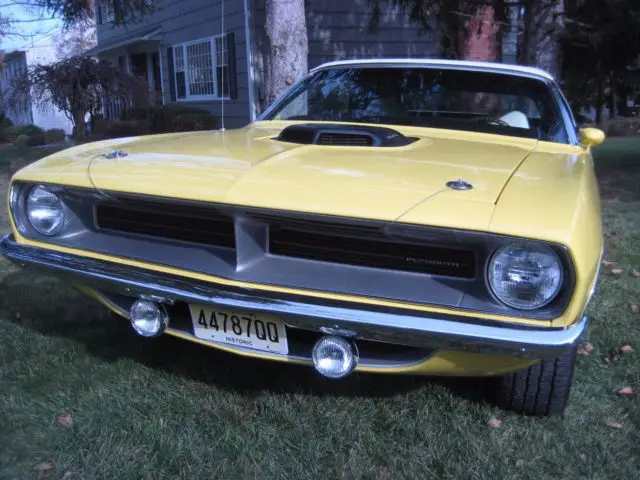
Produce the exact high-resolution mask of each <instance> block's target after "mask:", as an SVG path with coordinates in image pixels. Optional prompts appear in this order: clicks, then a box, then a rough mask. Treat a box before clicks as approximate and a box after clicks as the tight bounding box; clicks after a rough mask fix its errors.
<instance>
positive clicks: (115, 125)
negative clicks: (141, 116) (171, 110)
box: [105, 120, 150, 138]
mask: <svg viewBox="0 0 640 480" xmlns="http://www.w3.org/2000/svg"><path fill="white" fill-rule="evenodd" d="M105 133H106V136H107V137H110V138H119V137H138V136H140V135H148V134H149V133H150V125H149V121H147V120H142V121H140V120H126V121H122V122H111V123H109V124H108V125H107V126H106V132H105Z"/></svg>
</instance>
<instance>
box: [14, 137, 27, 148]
mask: <svg viewBox="0 0 640 480" xmlns="http://www.w3.org/2000/svg"><path fill="white" fill-rule="evenodd" d="M13 144H14V145H15V146H16V147H18V148H23V147H26V146H27V145H29V137H28V136H27V135H18V136H17V137H16V139H15V141H14V142H13Z"/></svg>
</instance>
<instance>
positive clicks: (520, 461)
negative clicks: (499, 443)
mask: <svg viewBox="0 0 640 480" xmlns="http://www.w3.org/2000/svg"><path fill="white" fill-rule="evenodd" d="M523 465H524V460H522V459H520V460H516V467H522V466H523Z"/></svg>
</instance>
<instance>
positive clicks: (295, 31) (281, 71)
mask: <svg viewBox="0 0 640 480" xmlns="http://www.w3.org/2000/svg"><path fill="white" fill-rule="evenodd" d="M304 3H305V0H266V11H267V21H266V25H265V27H266V31H267V36H268V37H269V43H270V45H269V56H268V58H267V59H266V60H267V62H266V63H267V67H266V69H265V96H266V100H267V103H268V104H271V103H272V102H273V101H274V100H275V99H276V98H277V97H278V96H279V95H280V94H282V93H283V92H285V91H286V90H287V89H288V88H289V87H290V86H291V85H292V84H293V83H294V82H295V81H296V80H298V79H300V78H301V77H302V76H303V75H305V74H306V73H307V55H308V52H309V42H308V40H307V22H306V17H305V9H304Z"/></svg>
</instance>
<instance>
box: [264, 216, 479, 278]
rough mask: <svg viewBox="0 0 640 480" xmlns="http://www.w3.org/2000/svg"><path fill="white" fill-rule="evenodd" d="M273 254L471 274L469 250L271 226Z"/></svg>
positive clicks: (387, 267) (472, 254)
mask: <svg viewBox="0 0 640 480" xmlns="http://www.w3.org/2000/svg"><path fill="white" fill-rule="evenodd" d="M269 251H270V253H272V254H274V255H282V256H287V257H296V258H305V259H310V260H319V261H324V262H331V263H341V264H347V265H356V266H365V267H373V268H385V269H390V270H402V271H409V272H419V273H428V274H432V275H443V276H450V277H459V278H473V277H474V276H475V255H474V253H473V251H470V250H462V249H453V248H446V247H434V246H425V245H411V244H404V243H397V242H388V241H380V240H370V239H363V238H353V237H344V236H337V235H327V234H320V233H315V232H308V231H302V230H294V229H291V228H286V227H285V228H282V227H278V226H272V227H271V228H270V231H269Z"/></svg>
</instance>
